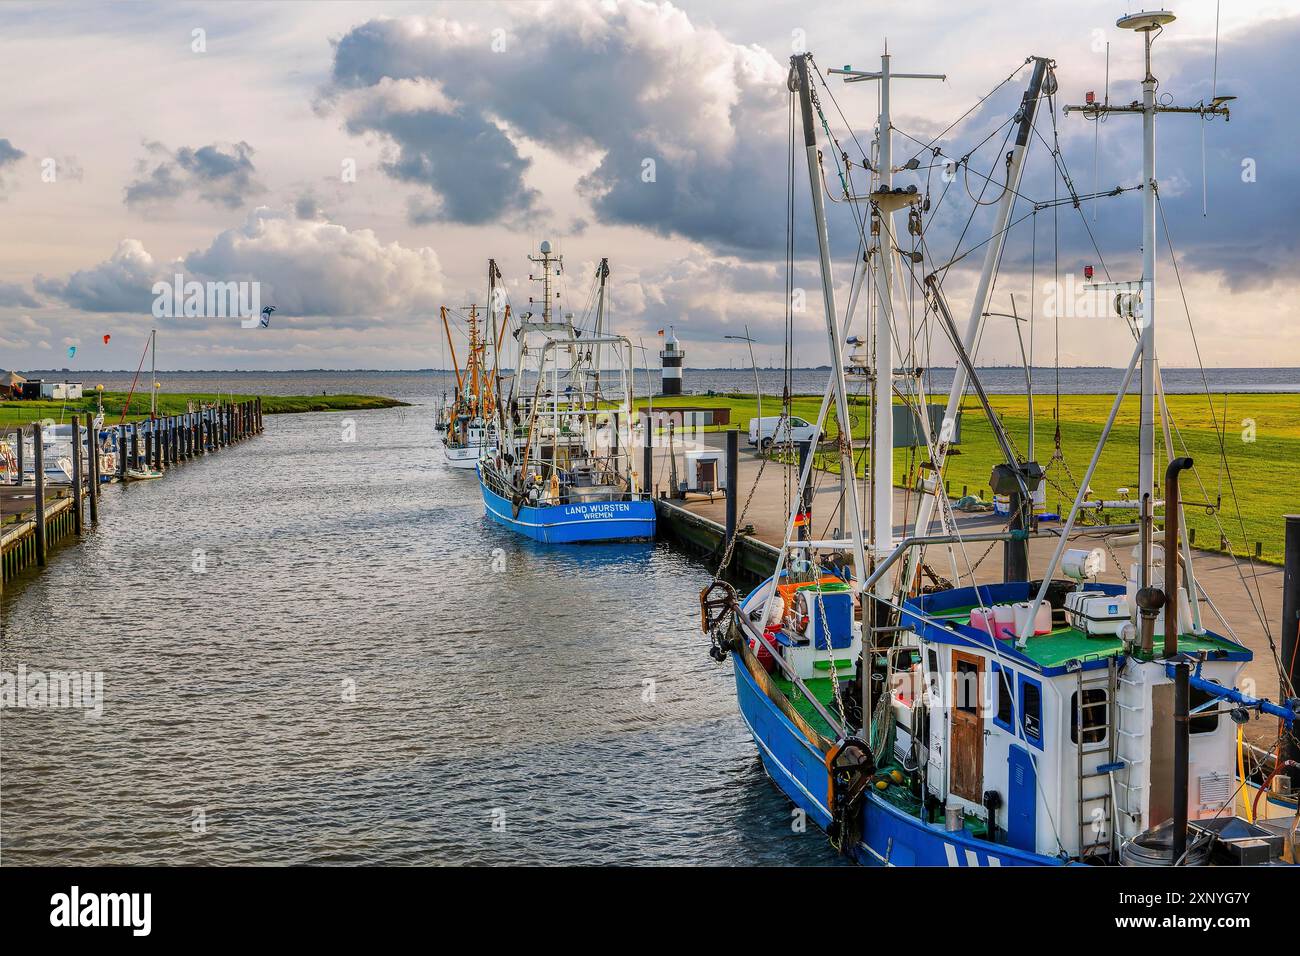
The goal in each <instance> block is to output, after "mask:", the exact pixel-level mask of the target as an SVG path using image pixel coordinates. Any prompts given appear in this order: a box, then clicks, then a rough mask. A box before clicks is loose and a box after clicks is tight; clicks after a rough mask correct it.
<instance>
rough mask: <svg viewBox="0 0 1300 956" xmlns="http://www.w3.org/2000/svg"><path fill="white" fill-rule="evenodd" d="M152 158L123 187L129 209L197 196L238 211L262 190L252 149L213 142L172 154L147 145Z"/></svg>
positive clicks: (183, 147)
mask: <svg viewBox="0 0 1300 956" xmlns="http://www.w3.org/2000/svg"><path fill="white" fill-rule="evenodd" d="M145 147H146V149H148V151H149V153H150V156H151V157H152V158H151V159H144V160H141V161H140V162H139V164H138V172H139V173H140V174H141V175H140V177H139V178H138V179H136V180H135V181H134V182H132V183H130V184H129V185H128V186H127V187H126V197H125V202H126V204H127V205H128V206H149V205H157V204H161V203H168V202H172V201H174V200H176V199H180V198H181V197H182V196H187V195H188V196H196V197H198V198H199V199H202V200H203V201H204V202H210V203H213V204H215V205H219V206H225V207H226V208H228V209H238V208H239V207H241V206H243V205H244V204H245V203H246V202H248V200H249V199H250V198H251V197H253V196H256V195H257V194H259V193H261V192H264V191H265V188H264V187H263V186H262V185H261V184H260V183H259V182H257V180H256V179H254V178H253V175H254V173H255V172H256V170H255V169H254V167H253V159H252V157H253V147H251V146H249V145H248V144H247V143H245V142H239V143H235V144H233V145H224V144H221V143H213V144H211V145H208V146H200V147H199V148H198V149H191V148H190V147H188V146H182V147H181V148H180V149H178V150H176V152H175V153H172V152H170V151H168V150H167V148H166V147H165V146H163V145H162V144H161V143H146V144H145Z"/></svg>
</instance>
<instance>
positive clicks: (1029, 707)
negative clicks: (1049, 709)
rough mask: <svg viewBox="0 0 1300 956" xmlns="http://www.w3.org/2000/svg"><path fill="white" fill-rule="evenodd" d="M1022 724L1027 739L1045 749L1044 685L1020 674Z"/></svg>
mask: <svg viewBox="0 0 1300 956" xmlns="http://www.w3.org/2000/svg"><path fill="white" fill-rule="evenodd" d="M1020 726H1021V728H1022V729H1023V731H1024V734H1025V739H1026V740H1027V741H1029V742H1030V743H1031V744H1033V745H1034V746H1035V747H1037V748H1038V749H1039V750H1042V749H1043V687H1042V685H1041V684H1039V683H1038V681H1036V680H1030V679H1029V678H1028V677H1025V676H1024V675H1023V674H1022V675H1020Z"/></svg>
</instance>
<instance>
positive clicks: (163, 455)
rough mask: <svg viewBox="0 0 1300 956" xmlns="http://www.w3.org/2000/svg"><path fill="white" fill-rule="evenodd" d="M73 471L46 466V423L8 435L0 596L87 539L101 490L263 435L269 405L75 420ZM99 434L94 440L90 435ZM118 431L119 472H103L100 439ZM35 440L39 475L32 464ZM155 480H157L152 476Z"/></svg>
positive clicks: (251, 402) (0, 505) (1, 490)
mask: <svg viewBox="0 0 1300 956" xmlns="http://www.w3.org/2000/svg"><path fill="white" fill-rule="evenodd" d="M71 426H72V433H71V456H70V464H71V469H70V470H71V473H70V475H69V476H68V477H67V480H65V481H58V480H51V479H50V477H49V475H48V473H47V470H46V462H45V460H44V457H45V451H44V445H45V439H44V429H43V427H42V425H41V423H39V422H33V423H31V424H30V425H25V426H23V427H20V428H17V429H13V430H10V431H8V432H7V433H6V434H5V435H4V436H3V437H4V438H12V445H13V449H14V453H15V458H14V461H13V462H12V465H13V467H12V468H11V469H10V472H11V473H12V474H11V478H10V479H9V480H8V481H6V482H4V483H0V594H2V593H3V592H4V589H5V586H6V585H7V584H8V582H10V581H12V580H14V579H15V578H17V577H18V576H19V575H20V574H22V573H23V572H25V571H26V570H28V569H29V568H33V567H44V566H45V563H46V560H47V559H48V557H49V555H50V553H51V552H52V551H53V549H54V548H55V547H56V546H58V545H60V544H62V543H64V542H65V541H68V540H69V539H75V538H78V537H80V536H81V534H82V533H83V532H84V531H85V530H86V528H87V526H89V527H94V526H95V525H97V524H98V523H99V517H100V514H99V513H100V506H101V498H100V489H101V488H102V486H103V485H105V484H109V483H112V482H125V481H127V480H129V478H130V474H131V473H141V472H151V473H153V474H154V475H165V474H166V472H167V471H168V470H169V469H171V468H175V467H178V466H179V465H181V464H184V463H186V462H189V461H192V460H194V459H196V458H203V457H206V456H207V455H211V454H215V453H216V452H218V451H221V450H222V449H223V448H227V447H229V446H230V445H234V444H237V443H239V442H242V441H244V440H245V439H248V438H251V437H252V436H254V435H260V434H261V433H262V430H263V426H262V401H261V399H260V398H254V399H248V400H245V401H240V402H224V403H222V402H218V403H215V404H213V405H211V406H209V407H206V408H202V409H198V410H196V411H192V412H186V413H184V414H179V415H166V416H160V417H154V418H148V419H144V420H141V421H136V422H121V423H119V424H116V425H107V424H105V425H101V426H100V427H99V428H97V429H94V426H93V425H92V424H91V421H90V417H89V416H85V417H84V418H83V416H80V415H73V416H72V417H71ZM88 429H94V432H95V434H93V435H91V436H90V440H89V441H88V440H87V436H86V432H87V430H88ZM114 433H115V441H114V442H113V444H114V447H115V448H116V449H117V453H116V454H115V455H114V456H112V460H113V461H114V462H115V468H114V469H113V471H112V473H101V468H102V465H103V460H104V456H102V455H101V454H99V451H100V440H101V439H102V438H104V437H109V436H112V435H113V434H114ZM28 438H30V442H31V454H32V459H33V460H32V462H31V474H30V478H29V476H28V474H27V463H26V462H25V461H24V455H25V453H26V450H25V446H26V444H27V439H28ZM152 476H153V475H151V477H152Z"/></svg>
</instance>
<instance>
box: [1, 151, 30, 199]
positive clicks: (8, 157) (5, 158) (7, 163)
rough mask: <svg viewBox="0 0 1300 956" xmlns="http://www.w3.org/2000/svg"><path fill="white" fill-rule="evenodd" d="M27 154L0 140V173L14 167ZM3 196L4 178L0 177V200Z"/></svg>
mask: <svg viewBox="0 0 1300 956" xmlns="http://www.w3.org/2000/svg"><path fill="white" fill-rule="evenodd" d="M26 155H27V154H26V153H24V152H23V151H22V150H21V149H19V148H18V147H17V146H15V145H14V144H13V143H11V142H9V140H7V139H0V173H3V172H5V171H6V170H8V169H9V167H11V166H14V165H16V164H17V162H18V161H19V160H20V159H22V158H23V157H24V156H26ZM4 195H5V180H4V176H3V175H0V199H3V198H4Z"/></svg>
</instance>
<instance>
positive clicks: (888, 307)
mask: <svg viewBox="0 0 1300 956" xmlns="http://www.w3.org/2000/svg"><path fill="white" fill-rule="evenodd" d="M831 72H833V73H840V74H844V75H846V76H847V79H846V80H845V82H846V83H861V82H863V81H865V80H879V81H880V114H879V117H878V118H877V124H876V126H877V128H876V137H877V143H878V154H877V156H878V159H877V161H876V174H877V185H876V190H875V191H874V192H873V193H872V200H873V204H874V205H875V207H876V212H877V214H878V215H879V217H880V223H881V225H882V227H883V229H882V230H881V235H880V238H879V245H878V246H877V248H876V255H875V256H874V260H875V267H876V270H877V276H876V282H875V286H876V297H877V301H878V305H879V308H878V309H877V310H876V321H875V339H876V343H875V346H876V347H875V363H874V369H873V373H872V385H871V406H872V407H871V424H872V428H871V475H870V477H871V549H872V557H873V558H874V560H876V561H883V560H884V559H885V558H886V557H887V556H888V555H889V553H890V552H891V551H893V550H894V333H893V326H894V284H895V265H896V264H897V254H898V253H897V248H898V244H897V242H895V236H896V233H895V231H894V213H895V212H896V211H897V210H898V209H900V208H902V206H903V205H906V204H907V203H908V202H910V199H908V200H905V199H903V197H901V196H897V195H896V194H894V191H893V190H894V165H893V164H894V129H893V121H892V118H891V115H890V88H891V80H893V79H909V80H945V79H947V76H946V75H945V74H942V73H893V72H892V71H891V69H890V55H889V46H888V44H886V46H885V50H884V52H883V53H882V54H881V55H880V72H879V73H868V72H863V71H857V70H851V69H844V70H832V71H831ZM838 357H839V353H838V351H837V352H836V358H837V359H838ZM837 370H839V373H840V376H841V389H842V384H843V383H842V379H843V372H842V370H841V369H839V367H838V366H837ZM845 408H847V402H846V403H845ZM839 416H840V421H841V423H842V424H841V426H840V427H841V429H844V428H847V427H848V426H847V422H848V420H849V418H848V414H847V411H845V410H844V409H841V410H840V411H839ZM849 457H850V461H851V460H852V449H851V447H850V450H849ZM849 474H853V471H852V469H851V468H850V470H849ZM852 486H853V482H850V483H849V487H850V488H851V487H852ZM853 503H854V507H855V509H856V507H857V498H856V495H854V501H853ZM860 567H864V568H865V567H866V565H860ZM864 573H865V572H864ZM892 590H893V589H892V588H891V587H890V584H889V582H888V581H887V580H885V578H884V577H883V576H882V578H881V579H880V580H879V581H877V582H876V588H875V594H876V596H877V597H880V598H882V599H884V600H888V599H889V598H890V597H892V593H891V592H892Z"/></svg>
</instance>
